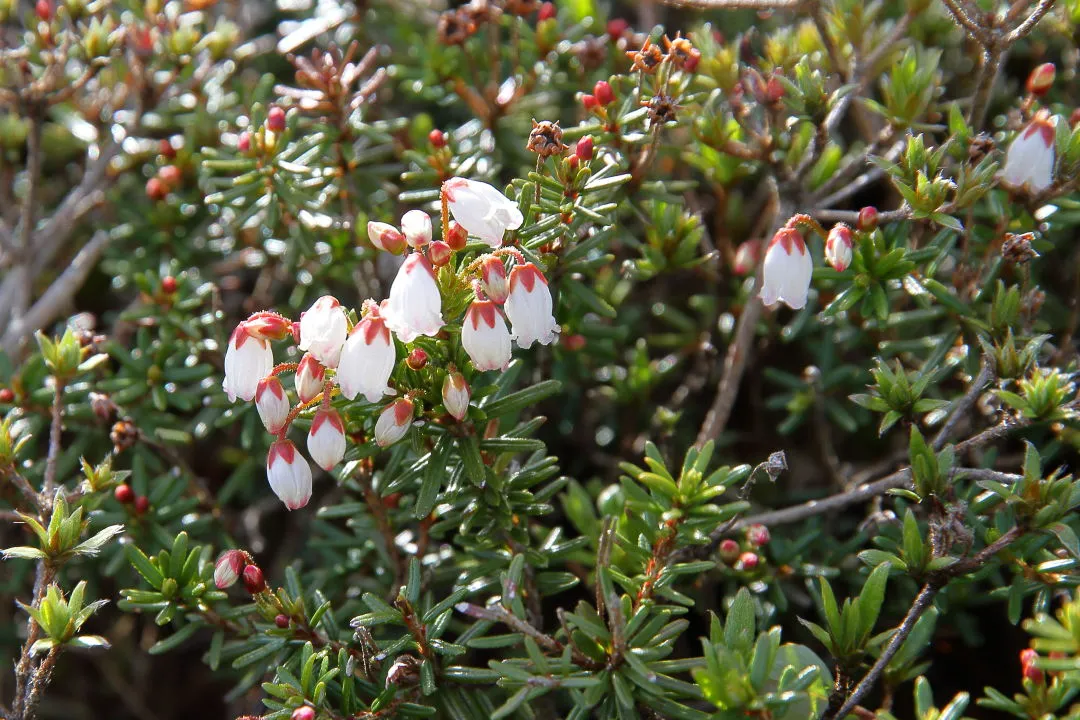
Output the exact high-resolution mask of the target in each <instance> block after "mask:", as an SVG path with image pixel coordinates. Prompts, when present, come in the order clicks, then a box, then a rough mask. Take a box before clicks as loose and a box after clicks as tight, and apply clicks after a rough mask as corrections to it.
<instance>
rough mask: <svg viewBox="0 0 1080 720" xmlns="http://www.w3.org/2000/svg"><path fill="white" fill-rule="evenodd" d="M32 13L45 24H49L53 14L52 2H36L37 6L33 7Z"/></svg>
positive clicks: (45, 0) (43, 0)
mask: <svg viewBox="0 0 1080 720" xmlns="http://www.w3.org/2000/svg"><path fill="white" fill-rule="evenodd" d="M34 12H35V13H37V16H38V17H39V18H41V19H42V20H44V21H45V22H49V21H50V20H52V14H53V6H52V2H50V0H37V4H36V5H34Z"/></svg>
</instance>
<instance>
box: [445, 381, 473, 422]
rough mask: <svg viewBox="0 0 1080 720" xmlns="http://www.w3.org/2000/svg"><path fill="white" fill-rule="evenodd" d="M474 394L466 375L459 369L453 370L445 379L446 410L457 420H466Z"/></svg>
mask: <svg viewBox="0 0 1080 720" xmlns="http://www.w3.org/2000/svg"><path fill="white" fill-rule="evenodd" d="M471 396H472V393H471V391H470V390H469V383H467V382H465V376H464V375H462V374H461V373H459V372H458V371H457V370H451V371H450V372H449V373H447V375H446V379H445V380H443V386H442V401H443V406H444V407H445V408H446V412H448V413H450V415H451V416H452V417H453V418H454V419H455V420H464V419H465V414H466V413H467V412H469V400H470V398H471Z"/></svg>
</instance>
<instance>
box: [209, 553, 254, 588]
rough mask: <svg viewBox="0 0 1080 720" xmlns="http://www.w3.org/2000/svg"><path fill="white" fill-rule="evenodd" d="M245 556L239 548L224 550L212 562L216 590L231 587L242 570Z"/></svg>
mask: <svg viewBox="0 0 1080 720" xmlns="http://www.w3.org/2000/svg"><path fill="white" fill-rule="evenodd" d="M246 562H247V558H245V557H244V553H242V552H241V551H239V550H226V551H225V552H223V553H221V557H219V558H218V559H217V562H216V563H215V564H214V585H216V586H217V589H218V590H224V589H225V588H227V587H232V586H233V585H235V584H236V581H237V580H239V579H240V575H241V574H242V573H243V572H244V564H245V563H246Z"/></svg>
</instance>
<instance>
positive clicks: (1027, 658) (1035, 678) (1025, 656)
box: [1020, 648, 1045, 683]
mask: <svg viewBox="0 0 1080 720" xmlns="http://www.w3.org/2000/svg"><path fill="white" fill-rule="evenodd" d="M1038 659H1039V653H1037V652H1036V651H1035V650H1032V649H1031V648H1026V649H1024V650H1021V651H1020V671H1021V673H1022V674H1023V676H1024V678H1025V679H1026V680H1030V681H1031V682H1033V683H1041V682H1043V680H1044V679H1045V677H1044V676H1043V671H1042V670H1040V669H1039V668H1037V667H1035V661H1036V660H1038Z"/></svg>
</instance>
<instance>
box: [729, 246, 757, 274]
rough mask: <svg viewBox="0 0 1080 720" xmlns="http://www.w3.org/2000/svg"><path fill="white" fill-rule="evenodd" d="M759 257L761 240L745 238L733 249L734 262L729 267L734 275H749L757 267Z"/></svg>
mask: <svg viewBox="0 0 1080 720" xmlns="http://www.w3.org/2000/svg"><path fill="white" fill-rule="evenodd" d="M760 258H761V242H760V241H759V240H747V241H745V242H742V243H740V244H739V247H738V248H736V250H735V262H734V263H733V264H732V266H731V269H732V270H733V271H734V272H735V274H736V275H749V274H750V273H752V272H753V271H754V268H756V267H757V264H758V260H759V259H760Z"/></svg>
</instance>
